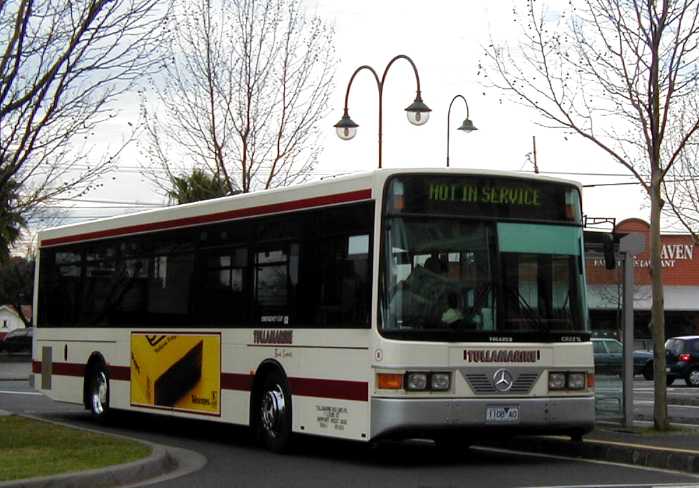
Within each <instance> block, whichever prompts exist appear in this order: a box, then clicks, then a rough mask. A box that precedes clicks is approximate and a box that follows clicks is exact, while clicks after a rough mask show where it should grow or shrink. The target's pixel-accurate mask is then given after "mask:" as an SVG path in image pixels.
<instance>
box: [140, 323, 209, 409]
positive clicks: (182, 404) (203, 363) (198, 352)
mask: <svg viewBox="0 0 699 488" xmlns="http://www.w3.org/2000/svg"><path fill="white" fill-rule="evenodd" d="M220 398H221V336H220V335H219V334H208V335H206V334H204V335H194V334H162V333H142V332H133V333H131V404H132V405H138V406H145V407H157V408H172V409H177V410H187V411H193V412H197V413H205V414H209V415H218V414H220V412H221V405H220Z"/></svg>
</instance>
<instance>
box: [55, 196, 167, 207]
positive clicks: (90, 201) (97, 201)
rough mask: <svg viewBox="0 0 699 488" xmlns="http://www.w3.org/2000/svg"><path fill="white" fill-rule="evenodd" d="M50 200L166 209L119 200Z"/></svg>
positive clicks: (152, 203)
mask: <svg viewBox="0 0 699 488" xmlns="http://www.w3.org/2000/svg"><path fill="white" fill-rule="evenodd" d="M52 200H55V201H58V202H85V203H108V204H109V203H111V204H115V205H136V206H143V207H167V206H168V205H167V204H166V203H155V202H127V201H120V200H83V199H78V198H52Z"/></svg>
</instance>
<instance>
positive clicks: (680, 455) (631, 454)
mask: <svg viewBox="0 0 699 488" xmlns="http://www.w3.org/2000/svg"><path fill="white" fill-rule="evenodd" d="M488 445H489V446H492V447H504V448H506V449H511V450H514V451H527V452H538V453H543V454H552V455H556V456H564V457H571V458H583V459H594V460H597V461H607V462H612V463H620V464H630V465H634V466H645V467H648V468H656V469H664V470H669V471H681V472H685V473H699V451H692V450H688V449H673V448H669V447H659V446H646V445H640V444H631V443H623V442H611V441H601V440H592V439H586V440H583V441H582V442H573V441H571V440H569V439H567V438H564V437H529V438H515V439H510V440H508V441H505V442H498V443H496V442H493V443H488Z"/></svg>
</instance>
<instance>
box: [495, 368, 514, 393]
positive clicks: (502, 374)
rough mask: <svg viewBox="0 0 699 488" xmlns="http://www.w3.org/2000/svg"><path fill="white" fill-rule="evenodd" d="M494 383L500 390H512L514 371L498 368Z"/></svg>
mask: <svg viewBox="0 0 699 488" xmlns="http://www.w3.org/2000/svg"><path fill="white" fill-rule="evenodd" d="M493 383H494V384H495V389H496V390H497V391H499V392H506V391H510V388H512V385H513V384H514V380H513V379H512V373H510V372H509V371H508V370H506V369H498V370H497V371H496V372H495V374H494V375H493Z"/></svg>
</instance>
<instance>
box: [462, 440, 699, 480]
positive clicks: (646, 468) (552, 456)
mask: <svg viewBox="0 0 699 488" xmlns="http://www.w3.org/2000/svg"><path fill="white" fill-rule="evenodd" d="M586 442H587V441H586ZM471 449H475V450H479V451H486V452H496V453H502V454H516V455H519V456H528V457H541V458H547V459H557V460H559V461H573V462H580V463H589V464H603V465H606V466H618V467H623V468H626V469H640V470H642V471H654V472H660V473H667V474H673V475H675V476H686V477H687V478H694V479H699V475H696V474H692V473H684V472H678V471H671V470H669V469H660V468H651V467H649V466H636V465H633V464H623V463H615V462H612V461H602V460H599V459H583V458H577V457H567V456H557V455H555V454H542V453H535V452H522V451H515V450H512V449H500V448H497V447H482V446H473V447H471ZM622 486H624V487H628V486H649V487H651V486H672V487H675V488H680V487H687V488H698V487H699V484H687V483H686V482H685V483H668V484H664V483H649V484H642V483H641V484H634V483H626V484H623V485H619V484H609V485H604V484H600V483H595V484H593V485H550V486H541V485H532V486H531V487H521V488H595V487H605V488H606V487H622Z"/></svg>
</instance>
